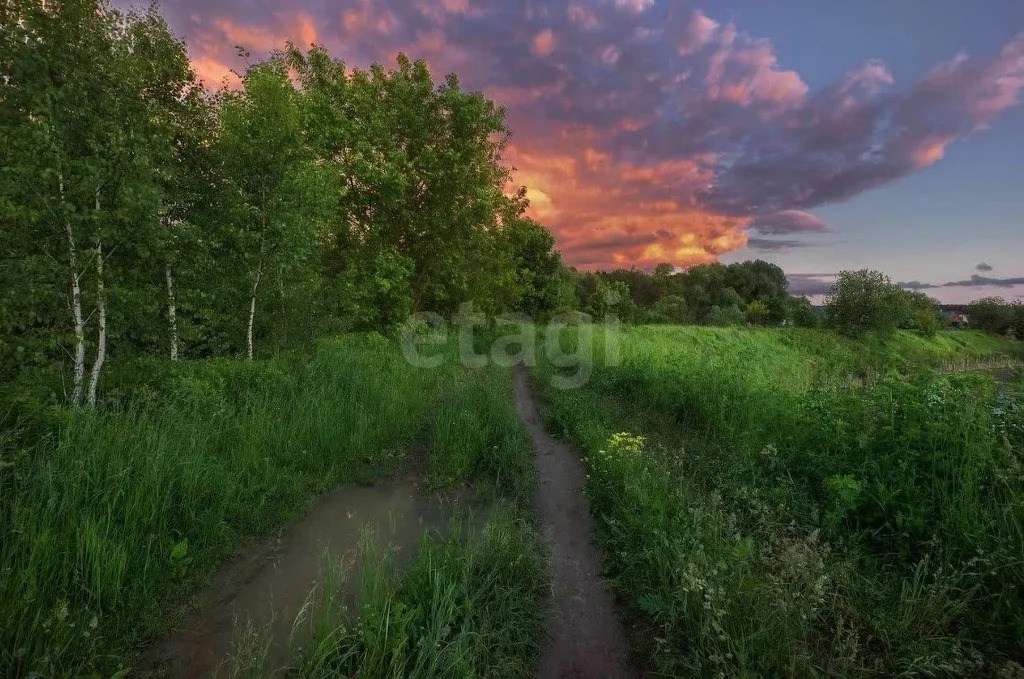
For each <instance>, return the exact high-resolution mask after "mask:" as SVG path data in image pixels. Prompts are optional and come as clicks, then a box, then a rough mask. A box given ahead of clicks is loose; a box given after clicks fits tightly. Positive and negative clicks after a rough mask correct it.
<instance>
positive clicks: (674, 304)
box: [649, 295, 687, 323]
mask: <svg viewBox="0 0 1024 679" xmlns="http://www.w3.org/2000/svg"><path fill="white" fill-rule="evenodd" d="M649 319H650V322H651V323H685V322H686V319H687V309H686V300H685V299H683V298H682V297H681V296H679V295H666V296H665V297H662V298H661V299H659V300H658V301H657V302H655V303H654V304H653V305H652V306H651V311H650V316H649Z"/></svg>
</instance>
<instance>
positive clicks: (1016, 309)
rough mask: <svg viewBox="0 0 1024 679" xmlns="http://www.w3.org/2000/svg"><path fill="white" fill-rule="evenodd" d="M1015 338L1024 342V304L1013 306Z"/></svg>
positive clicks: (1017, 303) (1018, 303)
mask: <svg viewBox="0 0 1024 679" xmlns="http://www.w3.org/2000/svg"><path fill="white" fill-rule="evenodd" d="M1012 329H1013V336H1014V337H1016V338H1017V339H1019V340H1021V341H1024V302H1020V301H1018V302H1016V303H1014V305H1013V328H1012Z"/></svg>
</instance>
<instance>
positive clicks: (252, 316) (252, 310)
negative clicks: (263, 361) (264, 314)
mask: <svg viewBox="0 0 1024 679" xmlns="http://www.w3.org/2000/svg"><path fill="white" fill-rule="evenodd" d="M261 278H263V264H260V265H259V268H257V269H256V280H255V281H254V282H253V284H252V297H250V298H249V330H248V332H247V333H246V340H245V341H246V348H247V350H248V353H247V355H248V357H249V360H250V361H251V360H252V327H253V325H254V323H255V321H256V291H257V290H258V289H259V287H260V279H261Z"/></svg>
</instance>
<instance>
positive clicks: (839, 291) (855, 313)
mask: <svg viewBox="0 0 1024 679" xmlns="http://www.w3.org/2000/svg"><path fill="white" fill-rule="evenodd" d="M907 307H908V300H907V297H906V294H905V291H903V290H902V289H900V288H899V287H897V286H896V285H894V284H893V282H892V281H891V280H890V279H889V277H888V276H886V275H885V274H883V273H881V272H880V271H871V270H869V269H862V270H860V271H841V272H840V273H839V278H838V279H837V280H836V283H835V285H833V286H832V289H831V290H829V292H828V295H827V296H826V301H825V313H826V319H827V321H828V324H829V326H830V327H832V328H835V329H836V330H838V331H839V332H841V333H843V334H844V335H848V336H850V337H863V336H864V335H866V334H868V333H869V332H873V333H877V334H878V335H881V336H883V337H884V336H888V335H891V334H892V333H893V331H895V330H896V329H897V328H899V327H900V325H901V324H902V323H903V321H904V319H905V318H906V317H907Z"/></svg>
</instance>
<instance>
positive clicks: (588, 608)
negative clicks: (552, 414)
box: [515, 366, 638, 679]
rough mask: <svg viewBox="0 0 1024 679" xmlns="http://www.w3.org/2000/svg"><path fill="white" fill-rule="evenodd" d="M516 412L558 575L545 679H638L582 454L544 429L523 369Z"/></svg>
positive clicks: (554, 573)
mask: <svg viewBox="0 0 1024 679" xmlns="http://www.w3.org/2000/svg"><path fill="white" fill-rule="evenodd" d="M515 396H516V408H517V409H518V411H519V415H520V416H521V417H522V418H523V421H524V422H525V424H526V427H527V430H528V432H529V435H530V439H531V440H532V442H533V446H534V449H535V450H536V454H537V457H536V463H537V490H536V494H535V500H534V501H535V504H536V508H537V513H538V515H539V516H540V521H541V530H542V534H543V536H544V540H545V542H546V544H547V548H548V555H549V560H550V568H551V578H552V581H551V600H550V604H549V605H550V611H549V612H548V619H547V624H546V627H547V634H548V641H547V644H546V647H545V649H544V652H543V655H542V657H541V662H540V668H539V670H540V671H539V675H538V676H539V677H541V679H562V678H567V677H579V678H586V679H606V678H607V677H616V678H618V677H636V676H638V674H637V672H636V671H635V670H633V669H632V668H631V667H630V664H629V661H628V657H627V656H628V654H627V645H626V635H625V633H624V630H623V627H622V624H621V622H620V621H619V619H618V617H617V616H616V613H615V600H614V597H613V596H612V593H611V591H610V589H609V588H608V585H607V583H605V582H604V580H603V579H602V578H601V555H600V552H599V551H598V549H597V548H596V547H595V546H594V544H593V538H594V521H593V519H592V518H591V516H590V503H589V501H588V500H587V498H586V496H585V495H584V494H583V481H584V473H583V468H582V466H581V464H580V460H579V458H578V456H577V455H576V453H575V452H573V451H572V450H571V449H569V447H568V446H566V445H565V444H563V443H561V442H559V441H557V440H555V439H554V438H552V437H551V436H550V435H549V434H548V433H547V432H546V431H545V430H544V426H543V424H542V422H541V419H540V415H539V413H538V409H537V404H536V402H535V401H534V397H533V393H532V392H531V390H530V386H529V383H528V380H527V375H526V371H525V369H524V368H523V367H522V366H518V367H517V369H516V381H515Z"/></svg>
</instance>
